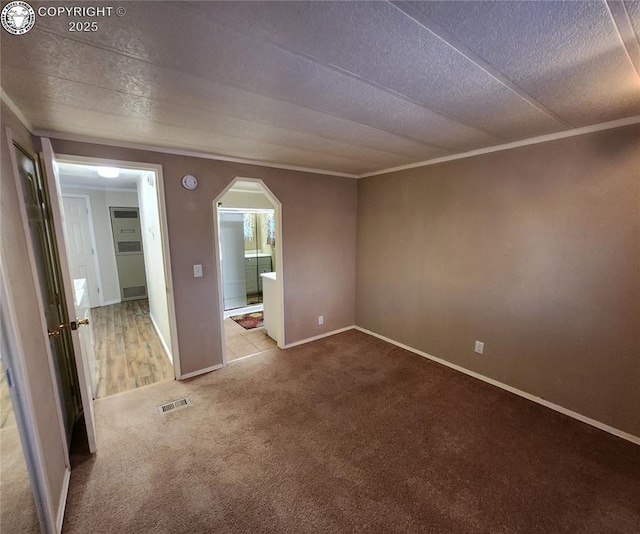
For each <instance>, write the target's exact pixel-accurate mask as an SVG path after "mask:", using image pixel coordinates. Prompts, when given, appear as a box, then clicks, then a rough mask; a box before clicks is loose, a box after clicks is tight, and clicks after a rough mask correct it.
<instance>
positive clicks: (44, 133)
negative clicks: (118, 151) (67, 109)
mask: <svg viewBox="0 0 640 534" xmlns="http://www.w3.org/2000/svg"><path fill="white" fill-rule="evenodd" d="M33 135H36V136H38V137H49V138H53V139H61V140H63V141H74V142H79V143H91V144H95V145H106V146H113V147H118V148H130V149H132V150H146V151H149V152H160V153H162V154H172V155H176V156H189V157H193V158H202V159H213V160H216V161H227V162H230V163H242V164H244V165H255V166H258V167H268V168H271V169H285V170H288V171H300V172H309V173H313V174H326V175H329V176H340V177H342V178H358V175H357V174H350V173H346V172H338V171H329V170H326V169H314V168H312V167H299V166H297V165H286V164H280V163H266V162H264V161H259V160H253V159H249V158H235V157H231V156H224V155H222V154H213V153H209V152H201V151H197V150H183V149H179V148H166V147H158V146H154V145H145V144H143V143H132V142H129V141H117V140H113V139H103V138H100V137H91V136H87V135H78V134H68V133H62V132H56V131H51V130H36V131H35V132H33Z"/></svg>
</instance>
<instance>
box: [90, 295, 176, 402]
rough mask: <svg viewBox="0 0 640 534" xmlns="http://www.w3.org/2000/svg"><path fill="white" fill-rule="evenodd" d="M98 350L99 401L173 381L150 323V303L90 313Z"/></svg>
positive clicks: (129, 303) (137, 302)
mask: <svg viewBox="0 0 640 534" xmlns="http://www.w3.org/2000/svg"><path fill="white" fill-rule="evenodd" d="M91 315H92V317H93V333H94V336H95V343H96V345H95V347H96V369H95V377H96V398H101V397H107V396H109V395H114V394H116V393H122V392H124V391H130V390H132V389H135V388H138V387H140V386H148V385H149V384H155V383H156V382H161V381H164V380H172V379H173V378H174V371H173V365H172V364H171V362H170V361H169V358H168V357H167V354H166V352H165V350H164V348H163V347H162V344H161V343H160V338H159V337H158V334H157V333H156V331H155V329H154V327H153V324H152V323H151V319H150V318H149V301H148V300H147V299H142V300H130V301H126V302H121V303H119V304H113V305H111V306H102V307H99V308H93V309H92V310H91Z"/></svg>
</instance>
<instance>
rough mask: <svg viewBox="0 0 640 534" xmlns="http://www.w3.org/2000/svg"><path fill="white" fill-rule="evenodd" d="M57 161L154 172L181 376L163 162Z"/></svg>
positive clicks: (179, 374) (60, 157)
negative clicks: (161, 163)
mask: <svg viewBox="0 0 640 534" xmlns="http://www.w3.org/2000/svg"><path fill="white" fill-rule="evenodd" d="M56 161H59V162H64V163H76V164H80V165H100V166H106V167H119V168H121V169H132V170H136V171H147V172H151V173H153V175H154V176H155V183H156V199H157V202H158V213H159V215H160V236H161V240H162V254H163V257H164V279H165V286H166V297H167V308H168V310H169V326H170V330H171V339H170V340H169V343H170V345H171V356H172V358H173V371H174V376H175V379H176V380H180V379H182V371H181V367H180V349H179V346H178V328H177V321H176V305H175V295H174V290H173V275H172V270H171V253H170V247H169V231H168V226H167V203H166V201H165V196H164V180H163V173H162V165H159V164H156V163H143V162H136V161H124V160H117V159H111V158H94V157H86V156H76V155H73V154H56ZM136 193H137V192H136ZM56 202H57V199H56Z"/></svg>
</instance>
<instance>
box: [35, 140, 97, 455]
mask: <svg viewBox="0 0 640 534" xmlns="http://www.w3.org/2000/svg"><path fill="white" fill-rule="evenodd" d="M41 142H42V152H43V155H42V160H43V164H44V169H45V174H46V180H45V182H46V187H47V193H48V195H47V196H48V199H49V202H48V204H49V206H48V208H49V213H50V215H51V222H52V223H53V224H52V229H53V234H54V235H53V238H54V242H55V244H57V248H58V259H59V267H60V279H61V281H62V289H63V290H64V291H63V295H64V303H65V306H66V310H68V313H67V315H66V317H65V319H64V321H62V322H61V323H60V324H64V325H65V328H62V329H61V331H64V332H65V334H66V333H68V334H69V335H70V338H71V344H72V353H73V355H74V361H75V365H76V368H77V375H76V376H77V383H78V389H79V391H80V399H81V405H82V411H83V413H84V421H85V425H86V429H87V440H88V444H89V450H90V451H91V452H95V450H96V434H95V419H94V414H93V395H92V392H91V377H90V376H91V373H90V363H89V359H90V355H89V354H87V353H86V351H85V350H83V347H82V340H81V339H80V333H79V331H78V327H81V328H92V326H91V324H90V323H89V321H88V320H87V318H76V317H75V308H76V296H75V291H74V289H75V285H74V282H73V280H72V279H71V274H70V273H71V271H70V269H69V260H68V255H67V244H66V243H67V240H66V239H65V235H64V221H63V219H62V216H63V215H62V210H61V209H60V206H62V194H61V192H60V181H59V179H58V175H57V173H58V170H57V165H56V161H55V154H54V152H53V147H52V146H51V142H50V141H49V139H46V138H41ZM69 313H73V314H74V317H70V315H69ZM66 325H69V327H68V328H66Z"/></svg>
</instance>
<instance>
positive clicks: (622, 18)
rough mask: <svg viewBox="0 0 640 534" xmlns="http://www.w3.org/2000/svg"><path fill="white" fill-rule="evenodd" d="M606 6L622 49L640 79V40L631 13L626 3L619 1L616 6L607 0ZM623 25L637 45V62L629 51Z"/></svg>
mask: <svg viewBox="0 0 640 534" xmlns="http://www.w3.org/2000/svg"><path fill="white" fill-rule="evenodd" d="M605 6H606V9H607V13H609V16H610V17H611V21H612V22H613V27H614V28H615V30H616V34H617V35H618V38H619V39H620V43H621V44H622V48H624V51H625V52H626V54H627V58H628V59H629V61H630V62H631V66H632V67H633V70H635V71H636V75H637V76H638V78H640V39H639V38H638V35H637V34H636V32H635V30H634V28H633V24H632V23H631V18H630V17H629V12H628V11H627V7H626V6H625V4H624V2H621V1H617V2H616V3H615V4H614V3H612V2H611V0H606V1H605ZM614 6H616V7H614ZM619 10H620V11H622V13H620V11H619ZM616 13H617V15H616ZM621 24H623V25H624V26H626V33H627V34H628V33H630V34H631V38H633V40H634V43H635V45H636V50H635V54H636V55H637V56H636V57H637V58H638V59H637V60H634V57H633V56H634V54H633V53H632V52H631V50H630V49H629V44H628V43H627V40H626V39H625V37H624V35H623V31H625V30H623V29H622V28H621V27H620V26H621Z"/></svg>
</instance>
